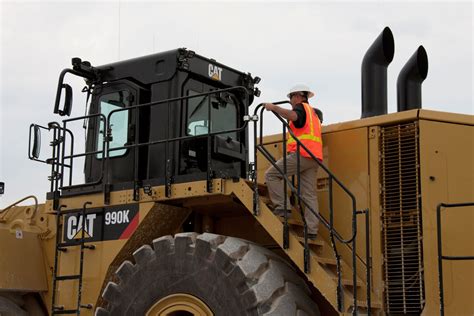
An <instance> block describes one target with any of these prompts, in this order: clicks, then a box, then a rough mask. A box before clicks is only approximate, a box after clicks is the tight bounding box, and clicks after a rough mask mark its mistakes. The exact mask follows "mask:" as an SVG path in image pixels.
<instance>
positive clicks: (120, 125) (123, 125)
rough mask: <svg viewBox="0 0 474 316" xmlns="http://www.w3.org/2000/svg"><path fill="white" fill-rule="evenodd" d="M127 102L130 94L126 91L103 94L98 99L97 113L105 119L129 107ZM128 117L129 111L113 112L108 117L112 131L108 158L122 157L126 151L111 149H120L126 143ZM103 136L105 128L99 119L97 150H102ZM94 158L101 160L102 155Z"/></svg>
mask: <svg viewBox="0 0 474 316" xmlns="http://www.w3.org/2000/svg"><path fill="white" fill-rule="evenodd" d="M129 100H130V92H128V91H126V90H122V91H116V92H113V93H109V94H104V95H102V96H101V97H100V98H99V111H100V113H101V114H103V115H104V116H105V117H106V118H107V117H108V116H109V114H110V113H111V112H112V111H114V110H118V109H123V108H126V107H129V106H130V101H129ZM128 116H129V111H118V112H114V113H112V115H111V116H110V124H109V126H110V128H111V130H112V141H111V142H110V143H109V144H110V145H109V149H110V150H109V157H119V156H123V155H125V153H126V152H127V149H117V150H113V149H114V148H119V147H122V146H124V145H125V144H126V143H127V139H128ZM105 135H106V127H105V124H104V121H103V120H102V119H101V120H100V124H99V134H98V137H97V150H102V148H103V142H104V137H105ZM96 157H97V158H99V159H102V153H98V154H96Z"/></svg>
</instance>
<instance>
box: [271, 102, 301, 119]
mask: <svg viewBox="0 0 474 316" xmlns="http://www.w3.org/2000/svg"><path fill="white" fill-rule="evenodd" d="M264 106H265V109H266V110H267V111H273V112H275V113H277V114H279V115H280V116H281V117H283V118H284V119H287V120H290V121H293V122H294V121H296V120H298V114H296V112H295V111H293V110H287V109H284V108H282V107H279V106H278V105H275V104H273V103H265V105H264Z"/></svg>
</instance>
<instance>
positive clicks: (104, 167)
mask: <svg viewBox="0 0 474 316" xmlns="http://www.w3.org/2000/svg"><path fill="white" fill-rule="evenodd" d="M229 91H240V92H243V93H244V95H245V97H246V103H247V104H248V101H249V91H248V89H246V88H245V87H243V86H235V87H230V88H225V89H217V90H213V91H208V92H205V93H200V94H195V95H189V96H182V97H175V98H169V99H165V100H159V101H154V102H149V103H142V104H138V105H134V106H130V107H126V108H121V109H116V110H113V111H111V112H110V113H109V114H108V115H107V116H105V115H103V114H101V113H97V114H90V115H84V116H79V117H75V118H69V119H65V120H63V121H62V122H63V127H62V128H61V127H59V124H58V129H59V131H60V132H61V131H63V134H62V135H61V133H59V134H58V135H57V136H55V139H56V140H57V139H61V137H62V139H64V137H65V131H66V130H67V123H69V122H73V121H78V120H84V119H90V118H93V117H99V118H100V120H101V121H103V122H104V137H103V146H102V149H101V150H94V151H89V152H87V151H86V152H84V153H79V154H74V153H73V152H72V150H71V154H70V155H65V153H64V147H65V146H63V148H58V149H57V152H56V151H53V155H54V156H55V157H56V155H57V156H58V157H57V158H53V161H54V162H56V163H54V165H57V167H58V168H59V166H61V172H62V171H63V169H64V166H63V164H64V163H63V162H64V161H65V160H67V159H70V160H71V164H72V160H73V159H74V158H78V157H84V156H90V155H94V154H101V155H102V157H103V158H102V164H101V171H100V174H101V175H100V177H99V179H97V180H96V181H94V182H92V183H85V184H78V185H71V183H70V185H69V186H63V185H62V184H63V183H62V179H61V186H59V185H56V187H57V188H60V189H73V188H81V187H86V186H91V185H94V184H100V183H101V182H102V181H103V180H104V179H106V180H105V181H106V182H108V172H109V169H110V168H108V164H109V163H110V152H112V151H118V150H123V149H135V155H137V154H138V152H137V150H138V148H140V147H144V146H153V145H159V144H163V143H166V150H165V161H166V162H167V164H169V163H170V160H169V159H168V150H167V149H168V144H169V143H172V142H179V141H185V140H192V139H200V138H206V137H207V138H208V156H209V157H208V168H207V169H208V170H207V173H208V176H207V180H208V181H207V183H208V191H209V190H210V186H211V178H212V176H211V172H212V171H211V168H210V154H211V153H210V151H211V148H210V147H211V144H210V143H211V137H212V136H215V135H220V134H226V133H232V132H236V133H238V132H241V131H243V130H244V129H245V128H246V127H247V125H248V122H247V121H244V122H243V124H242V126H240V127H238V128H235V129H229V130H223V131H218V132H211V129H210V128H208V133H207V134H202V135H190V136H182V137H175V138H166V139H163V140H156V141H149V142H145V143H138V139H139V132H138V131H139V126H136V130H137V132H136V133H135V143H134V144H128V145H124V146H120V147H114V148H110V141H111V137H112V128H111V126H110V118H111V116H112V115H113V114H114V113H117V112H121V111H137V110H138V109H140V108H145V107H152V106H156V105H159V104H164V103H167V104H168V110H169V107H170V103H171V102H178V101H183V100H187V99H191V98H198V97H202V96H209V95H213V94H218V93H223V92H229ZM243 109H244V113H243V116H247V113H248V109H247V106H244V107H243ZM208 110H209V112H210V98H209V100H208ZM168 112H169V111H168ZM208 115H209V121H210V119H211V118H210V115H211V114H210V113H208ZM169 122H170V120H168V124H170V123H169ZM56 124H57V123H56ZM59 143H61V142H59ZM60 150H61V151H62V152H61V154H59V152H60ZM135 161H137V157H135ZM66 167H67V166H66ZM135 168H137V166H135ZM71 169H72V168H71ZM166 169H167V170H168V169H169V168H168V167H167V168H166ZM135 171H137V170H135ZM57 174H59V170H58V172H57ZM137 177H138V174H137V172H135V182H137V181H138V178H137ZM169 177H170V175H169V173H168V172H166V178H167V179H166V181H165V182H166V184H167V185H166V187H167V190H166V192H167V193H168V194H167V196H169V193H170V192H171V191H170V185H171V182H170V179H169ZM70 178H72V177H70ZM104 186H105V187H107V186H108V183H105V184H104ZM135 191H136V190H135Z"/></svg>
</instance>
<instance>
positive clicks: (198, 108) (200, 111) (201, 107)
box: [187, 90, 237, 139]
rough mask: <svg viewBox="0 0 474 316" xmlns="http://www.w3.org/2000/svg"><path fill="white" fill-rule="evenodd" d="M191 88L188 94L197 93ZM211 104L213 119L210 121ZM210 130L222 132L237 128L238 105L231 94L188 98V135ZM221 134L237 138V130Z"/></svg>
mask: <svg viewBox="0 0 474 316" xmlns="http://www.w3.org/2000/svg"><path fill="white" fill-rule="evenodd" d="M197 94H199V93H198V92H196V91H192V90H189V91H188V95H189V96H192V95H197ZM209 106H210V107H211V121H210V122H209ZM209 128H210V132H211V133H214V132H221V131H226V130H232V129H236V128H237V106H236V104H235V102H234V100H233V99H232V97H231V95H230V94H228V95H226V96H222V97H217V96H215V95H212V94H211V95H207V96H200V97H194V98H189V99H188V108H187V135H191V136H198V135H205V134H207V133H208V131H209ZM220 136H224V137H225V136H228V137H232V139H236V136H237V133H236V132H229V133H224V134H220Z"/></svg>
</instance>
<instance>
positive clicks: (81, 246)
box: [77, 201, 92, 315]
mask: <svg viewBox="0 0 474 316" xmlns="http://www.w3.org/2000/svg"><path fill="white" fill-rule="evenodd" d="M88 205H92V203H91V202H89V201H87V202H85V203H84V205H83V206H82V225H81V227H82V232H81V244H80V249H81V254H80V262H79V287H78V290H77V315H79V314H80V310H81V308H91V307H92V306H91V305H90V304H88V305H84V306H83V305H81V299H82V283H83V273H84V249H86V246H85V230H86V229H85V227H86V226H85V223H86V208H87V206H88Z"/></svg>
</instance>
